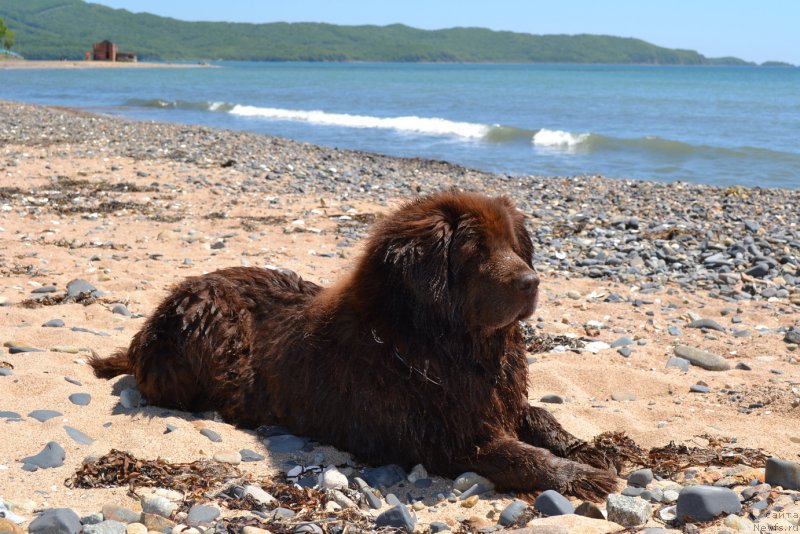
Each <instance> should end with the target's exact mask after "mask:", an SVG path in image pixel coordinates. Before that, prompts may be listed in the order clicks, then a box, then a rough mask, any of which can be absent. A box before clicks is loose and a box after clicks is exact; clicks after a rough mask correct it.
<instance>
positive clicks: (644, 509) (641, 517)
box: [606, 493, 653, 527]
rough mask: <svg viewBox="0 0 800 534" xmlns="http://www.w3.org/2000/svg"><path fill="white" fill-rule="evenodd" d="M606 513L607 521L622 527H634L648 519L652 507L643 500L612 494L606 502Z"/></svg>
mask: <svg viewBox="0 0 800 534" xmlns="http://www.w3.org/2000/svg"><path fill="white" fill-rule="evenodd" d="M606 511H607V513H608V520H609V521H612V522H614V523H619V524H620V525H622V526H623V527H635V526H639V525H643V524H645V523H646V522H647V521H648V520H649V519H650V516H651V515H652V514H653V507H652V505H651V504H650V503H649V502H647V501H645V500H644V499H640V498H638V497H628V496H625V495H618V494H615V493H612V494H611V495H609V496H608V499H607V500H606Z"/></svg>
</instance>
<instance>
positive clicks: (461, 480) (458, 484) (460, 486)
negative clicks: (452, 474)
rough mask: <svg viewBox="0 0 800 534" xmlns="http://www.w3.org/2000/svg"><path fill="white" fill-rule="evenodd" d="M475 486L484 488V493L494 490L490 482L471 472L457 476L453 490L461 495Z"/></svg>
mask: <svg viewBox="0 0 800 534" xmlns="http://www.w3.org/2000/svg"><path fill="white" fill-rule="evenodd" d="M476 484H477V485H479V486H481V487H483V488H485V489H484V491H491V490H493V489H494V483H493V482H492V481H491V480H489V479H488V478H486V477H483V476H481V475H479V474H478V473H474V472H472V471H467V472H465V473H462V474H460V475H459V476H457V477H456V479H455V480H454V481H453V489H456V490H458V491H460V492H462V493H463V492H465V491H467V490H468V489H470V488H471V487H473V486H474V485H476Z"/></svg>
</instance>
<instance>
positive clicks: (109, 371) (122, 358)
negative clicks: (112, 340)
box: [89, 349, 133, 378]
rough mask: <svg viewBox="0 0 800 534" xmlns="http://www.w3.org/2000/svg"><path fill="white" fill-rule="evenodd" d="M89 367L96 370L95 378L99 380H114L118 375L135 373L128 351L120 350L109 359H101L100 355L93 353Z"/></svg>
mask: <svg viewBox="0 0 800 534" xmlns="http://www.w3.org/2000/svg"><path fill="white" fill-rule="evenodd" d="M89 365H91V366H92V369H94V376H96V377H97V378H114V377H115V376H117V375H124V374H127V373H130V372H132V371H133V369H132V367H131V364H130V361H129V360H128V351H127V349H122V350H118V351H117V352H115V353H114V354H112V355H111V356H109V357H108V358H101V357H100V355H99V354H97V353H96V352H95V351H92V356H91V357H90V358H89Z"/></svg>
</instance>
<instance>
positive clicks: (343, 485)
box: [317, 465, 349, 490]
mask: <svg viewBox="0 0 800 534" xmlns="http://www.w3.org/2000/svg"><path fill="white" fill-rule="evenodd" d="M317 484H318V485H319V487H320V488H322V489H325V490H333V489H347V487H348V485H349V482H348V480H347V477H346V476H345V475H344V474H343V473H342V472H341V471H339V470H338V469H336V467H335V466H332V465H331V466H328V467H326V468H325V470H323V471H322V473H320V474H319V475H318V477H317Z"/></svg>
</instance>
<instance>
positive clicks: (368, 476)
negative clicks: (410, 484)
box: [361, 464, 406, 488]
mask: <svg viewBox="0 0 800 534" xmlns="http://www.w3.org/2000/svg"><path fill="white" fill-rule="evenodd" d="M361 478H363V479H364V481H365V482H366V483H367V485H369V486H370V487H373V488H379V487H381V486H384V487H387V488H388V487H390V486H394V485H395V484H397V483H399V482H402V481H403V480H405V479H406V473H405V471H403V468H402V467H400V466H399V465H394V464H389V465H383V466H380V467H365V468H364V469H362V470H361Z"/></svg>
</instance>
